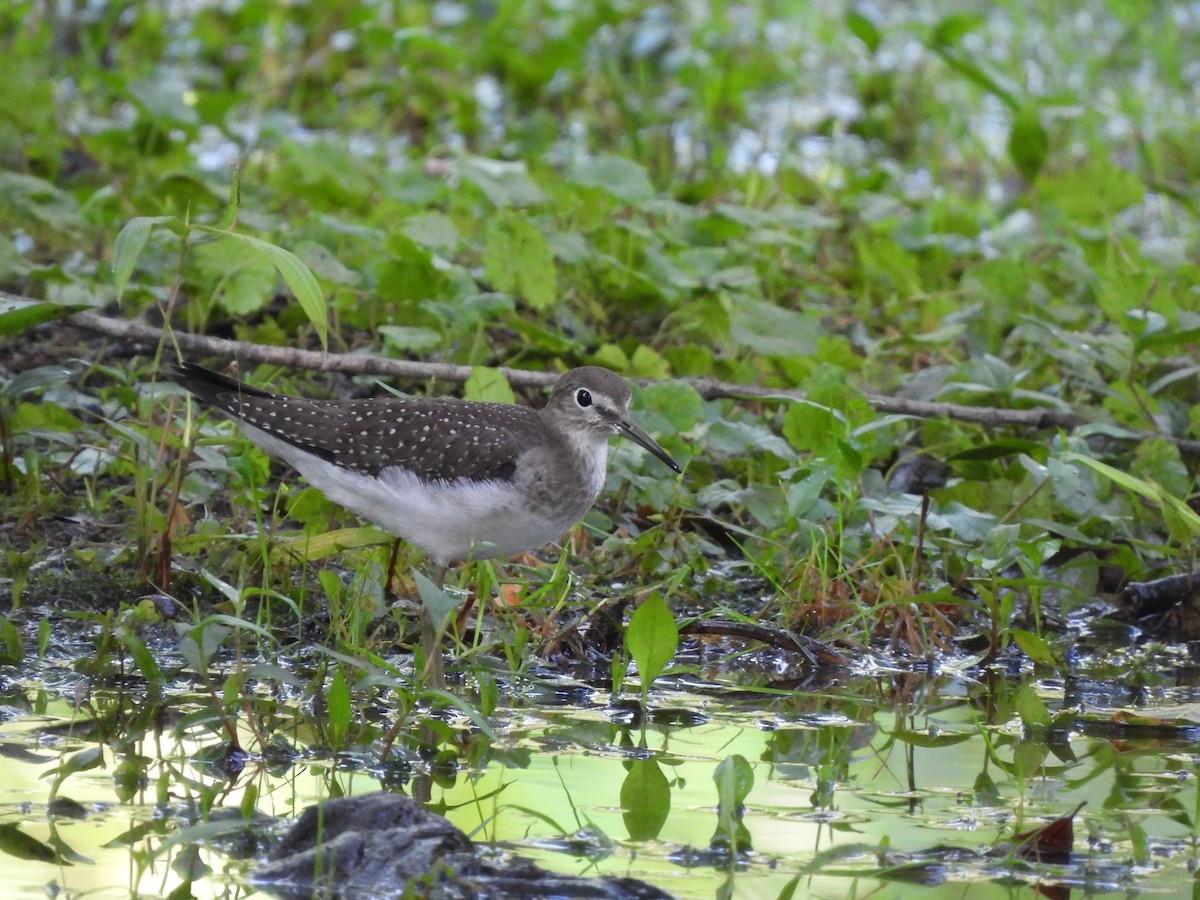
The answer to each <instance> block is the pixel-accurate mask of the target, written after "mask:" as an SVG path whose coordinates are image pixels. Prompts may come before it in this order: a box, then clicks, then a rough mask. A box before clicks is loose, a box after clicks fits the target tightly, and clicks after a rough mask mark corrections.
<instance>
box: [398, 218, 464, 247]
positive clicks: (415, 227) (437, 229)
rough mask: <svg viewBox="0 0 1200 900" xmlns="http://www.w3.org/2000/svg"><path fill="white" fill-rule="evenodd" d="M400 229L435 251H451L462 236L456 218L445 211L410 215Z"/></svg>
mask: <svg viewBox="0 0 1200 900" xmlns="http://www.w3.org/2000/svg"><path fill="white" fill-rule="evenodd" d="M400 230H401V231H403V232H404V233H405V235H407V236H408V237H409V238H410V239H411V240H413V241H415V242H416V243H418V244H420V245H421V246H422V247H424V248H426V249H427V250H432V251H434V252H435V253H451V252H453V251H454V249H455V248H456V247H457V246H458V242H459V240H460V236H459V233H458V228H457V227H455V225H454V220H453V219H451V218H450V217H449V216H448V215H446V214H445V213H440V212H425V213H420V214H418V215H415V216H409V217H408V218H407V219H406V220H405V221H404V224H403V225H401V226H400Z"/></svg>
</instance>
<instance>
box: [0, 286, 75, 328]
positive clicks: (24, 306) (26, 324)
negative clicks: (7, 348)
mask: <svg viewBox="0 0 1200 900" xmlns="http://www.w3.org/2000/svg"><path fill="white" fill-rule="evenodd" d="M79 308H80V307H72V306H65V305H63V304H61V303H43V302H41V301H39V300H24V299H21V298H18V297H5V296H0V336H3V335H9V334H21V333H22V332H25V331H28V330H29V329H30V328H33V327H34V326H35V325H41V324H42V323H44V322H52V321H54V320H55V319H61V318H62V317H63V316H69V315H70V314H71V313H73V312H76V311H77V310H78V309H79Z"/></svg>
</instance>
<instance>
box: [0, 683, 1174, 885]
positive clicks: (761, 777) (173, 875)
mask: <svg viewBox="0 0 1200 900" xmlns="http://www.w3.org/2000/svg"><path fill="white" fill-rule="evenodd" d="M656 700H657V704H658V706H659V707H660V708H664V707H665V708H670V707H672V706H677V707H680V708H690V709H693V710H696V709H697V708H699V707H700V706H702V705H703V702H702V701H699V700H697V698H695V697H692V696H689V695H687V694H684V693H678V694H671V693H666V692H664V693H662V694H660V695H658V696H657V698H656ZM840 703H841V701H840V700H837V699H836V698H835V699H833V700H830V699H829V698H825V700H819V699H814V701H813V702H812V703H809V704H806V703H805V702H803V701H802V700H797V699H795V698H793V699H791V700H788V701H787V702H780V703H779V704H778V705H777V706H775V707H773V708H761V709H751V710H746V711H743V712H741V713H738V712H737V711H736V710H731V709H730V708H728V707H726V708H721V709H719V711H714V717H713V718H709V719H704V718H702V717H697V719H696V720H697V721H698V722H699V724H696V725H694V726H693V727H674V728H667V729H662V728H658V727H656V726H650V727H648V728H647V729H646V730H645V732H642V731H640V730H638V729H626V728H623V727H620V726H618V725H615V724H613V723H612V722H611V721H609V719H608V717H607V716H606V714H605V712H604V711H603V710H600V709H597V708H588V709H576V708H569V707H557V708H553V709H549V710H545V711H541V712H538V711H530V710H523V711H521V712H520V713H519V714H512V715H511V716H510V718H509V719H508V720H507V723H506V720H505V719H504V717H503V716H500V717H499V718H498V723H499V726H498V730H499V732H500V734H501V746H500V749H501V750H503V751H504V752H503V753H498V754H497V756H496V759H497V760H498V761H497V762H493V763H492V764H490V765H485V766H483V767H482V768H479V769H477V770H467V769H463V770H461V771H460V772H459V773H458V774H457V776H456V777H455V779H454V781H453V784H452V785H450V786H447V787H441V786H438V785H437V784H435V785H434V787H433V789H432V797H431V802H432V804H433V805H434V807H435V808H439V809H444V810H445V814H446V815H447V817H448V818H449V819H450V820H451V821H452V822H454V823H455V824H456V825H458V826H459V827H460V828H462V829H463V830H464V831H466V832H468V833H469V834H472V836H473V837H474V839H475V840H476V841H479V842H495V843H496V844H498V845H500V846H501V847H503V848H505V849H509V850H511V851H514V852H517V853H520V854H522V855H524V856H528V857H531V858H533V859H535V860H536V861H538V862H539V863H540V864H542V865H543V866H545V867H547V868H550V869H553V870H556V871H560V872H565V873H573V874H583V875H598V874H607V875H631V876H635V877H638V878H642V879H645V880H647V881H650V882H652V883H654V884H656V885H659V886H660V887H663V888H664V889H666V890H668V891H670V892H671V893H673V894H675V895H677V896H680V897H695V898H700V897H713V896H715V895H716V894H717V892H718V891H719V890H720V889H721V888H722V886H723V884H724V883H725V882H726V880H727V879H729V878H732V883H733V891H732V896H737V897H777V896H780V894H781V893H782V892H783V891H785V889H786V888H787V887H788V886H789V884H791V883H792V882H793V881H794V880H796V879H797V877H798V876H799V879H798V882H797V883H796V884H795V890H796V894H795V896H813V897H843V896H848V895H849V894H852V893H853V894H858V895H863V894H865V893H867V892H869V891H873V890H878V891H879V893H877V894H874V895H873V896H885V897H887V896H911V895H912V894H913V893H914V892H919V893H920V894H921V895H922V896H928V897H938V896H951V895H953V896H955V897H964V896H969V897H993V896H996V897H999V896H1013V895H1014V891H1015V890H1017V889H1016V888H1015V887H1013V886H1011V885H1008V886H1006V885H1003V884H999V883H996V882H995V881H992V880H987V879H988V878H995V877H997V875H998V874H1000V870H999V869H997V868H995V867H993V868H992V869H990V870H988V871H987V872H984V871H982V870H981V869H979V867H976V868H975V869H972V870H970V871H956V873H955V874H954V877H953V878H951V879H950V880H949V881H948V882H947V883H945V884H942V885H926V886H921V887H918V886H915V885H911V884H897V883H880V882H879V881H877V880H875V879H872V878H862V879H860V880H859V881H857V882H856V881H855V880H854V879H853V878H852V877H851V875H852V874H853V873H860V874H861V873H865V872H870V871H872V870H873V869H875V868H877V867H879V866H881V865H882V862H881V859H880V857H879V856H878V852H877V851H878V850H879V848H880V847H885V846H886V847H887V848H889V850H890V851H891V852H893V853H901V854H904V853H909V854H914V855H915V858H917V859H920V858H921V854H923V853H925V852H927V851H928V850H929V848H932V847H936V846H937V845H942V844H952V845H954V846H956V847H961V848H965V849H968V850H977V851H983V850H986V849H987V848H988V847H990V846H991V845H992V844H993V843H994V842H995V841H997V840H998V839H1006V838H1010V837H1011V836H1012V834H1013V833H1014V832H1016V831H1020V830H1025V829H1029V828H1032V827H1035V826H1036V825H1037V824H1039V823H1040V822H1042V821H1045V820H1046V819H1047V818H1050V817H1054V816H1058V815H1063V814H1065V813H1066V812H1068V811H1069V810H1070V809H1071V808H1073V807H1074V806H1075V804H1077V803H1078V802H1080V801H1083V800H1086V801H1088V806H1087V807H1086V808H1085V810H1084V812H1083V813H1082V815H1081V816H1080V818H1079V819H1078V820H1077V828H1076V843H1075V853H1076V855H1077V857H1079V858H1080V859H1081V860H1083V861H1084V863H1085V864H1084V865H1083V867H1082V870H1077V871H1076V873H1075V875H1076V876H1077V875H1078V871H1085V872H1088V871H1090V872H1091V876H1089V877H1091V878H1092V879H1093V888H1094V889H1096V888H1100V887H1102V886H1109V887H1110V889H1111V888H1115V887H1116V884H1117V883H1119V882H1122V881H1123V882H1125V884H1124V887H1125V888H1129V887H1132V886H1135V885H1136V886H1137V887H1138V888H1139V889H1142V890H1147V889H1148V890H1151V891H1153V892H1154V893H1155V894H1156V895H1158V896H1173V895H1174V896H1191V892H1192V891H1191V886H1192V883H1193V879H1192V876H1191V875H1190V874H1189V872H1188V868H1187V867H1188V865H1189V864H1194V863H1195V861H1196V858H1197V853H1196V849H1195V846H1194V842H1193V837H1194V835H1193V831H1192V829H1191V827H1189V824H1188V823H1189V822H1191V821H1194V820H1195V812H1196V809H1197V802H1198V801H1197V788H1196V772H1197V762H1198V758H1197V756H1196V755H1195V754H1194V753H1192V752H1190V751H1189V750H1188V748H1187V747H1186V746H1184V747H1180V746H1170V745H1168V744H1164V743H1163V742H1161V741H1136V740H1131V739H1125V740H1120V741H1117V740H1110V739H1101V738H1089V737H1083V736H1081V735H1080V734H1079V733H1078V732H1068V733H1065V734H1064V735H1063V736H1062V737H1061V739H1058V740H1046V739H1044V737H1045V736H1031V737H1029V738H1025V737H1023V736H1022V730H1021V729H1020V728H1019V727H1018V726H1016V725H1015V724H1014V723H1013V722H1008V721H1006V722H1001V723H998V724H997V725H996V726H995V727H991V728H983V727H981V723H980V721H979V718H980V713H979V711H978V709H977V708H976V705H972V704H971V703H968V702H966V700H965V698H961V697H953V696H950V697H942V698H941V699H939V700H938V701H937V705H936V707H935V708H934V710H933V711H931V712H929V713H927V714H925V715H923V716H920V717H915V716H911V715H904V714H901V713H899V712H897V711H895V710H894V709H891V708H882V709H878V708H877V709H874V710H871V708H870V707H866V706H862V707H846V708H853V709H857V710H858V711H859V712H860V713H862V712H864V711H866V714H865V715H860V716H859V717H858V718H857V719H855V718H854V717H849V716H846V715H844V714H843V713H842V712H840V711H839V709H840V706H839V704H840ZM806 706H807V709H805V707H806ZM10 714H11V718H10V719H9V720H8V721H7V722H5V723H4V725H3V727H2V728H0V748H2V749H3V751H4V754H3V755H2V756H0V779H2V781H0V784H3V786H4V787H3V797H4V800H3V807H2V808H0V810H2V813H3V816H2V818H0V826H4V827H7V828H8V832H7V839H0V859H3V861H4V865H3V867H2V868H0V896H4V897H44V896H46V893H47V891H48V890H49V891H50V892H51V893H54V892H56V891H57V892H60V895H64V894H65V895H66V896H82V895H87V896H89V897H129V896H133V895H135V894H136V895H139V896H165V895H166V894H168V893H170V892H171V890H172V889H173V888H174V887H176V886H177V885H178V884H180V883H181V881H182V879H181V877H180V875H179V874H178V873H177V871H176V868H177V867H179V866H181V865H182V864H184V863H187V862H189V861H192V862H194V861H193V859H192V854H191V851H190V850H189V849H188V847H187V846H186V845H184V846H174V847H171V848H169V849H168V850H167V851H166V852H163V853H161V854H160V855H158V856H152V854H151V853H150V851H151V850H152V849H153V848H155V847H158V846H160V845H161V843H162V841H163V839H164V837H165V836H166V835H169V834H171V833H173V832H175V831H176V830H177V828H179V827H181V826H182V825H184V824H186V821H185V820H186V819H187V811H188V810H189V808H194V807H196V806H197V805H198V801H199V800H200V798H201V796H202V795H204V794H205V793H206V792H208V793H209V794H211V795H212V796H214V797H215V798H216V799H215V801H214V803H213V808H214V809H216V810H219V811H222V814H229V815H236V812H237V810H238V809H239V807H240V806H241V805H242V803H243V799H244V797H245V793H244V792H245V791H246V790H247V788H248V787H251V788H253V789H254V790H255V791H256V792H257V798H256V802H255V806H256V808H257V810H258V811H259V812H261V813H263V814H265V815H267V816H271V817H278V818H281V819H285V820H286V819H290V818H293V817H294V816H295V815H297V814H298V813H299V812H300V811H301V810H302V809H303V808H304V807H305V806H306V805H308V804H310V803H312V802H315V801H317V800H320V799H324V798H326V797H329V796H331V795H334V794H361V793H366V792H369V791H373V790H377V789H378V788H379V784H378V782H377V781H376V779H375V778H373V777H372V776H371V775H370V774H368V772H367V771H365V769H364V768H362V767H357V768H354V767H351V768H349V769H347V767H346V765H345V763H344V761H342V762H338V763H335V762H334V760H333V759H331V758H330V757H329V756H328V755H325V756H313V757H309V758H304V757H301V758H300V759H299V760H298V761H297V762H296V764H295V765H293V766H292V767H290V768H288V769H287V770H286V771H285V772H284V773H283V774H281V775H278V776H270V775H268V774H266V772H265V770H264V769H262V768H261V767H256V766H255V763H254V761H251V762H250V764H248V765H247V767H246V769H245V771H244V772H243V773H242V775H241V776H240V778H239V779H238V780H237V782H236V783H235V784H233V785H229V784H227V783H225V782H223V781H222V780H221V779H220V777H219V776H218V775H216V774H215V773H212V772H209V771H205V770H203V769H201V768H200V767H199V766H197V765H195V764H193V763H192V762H190V761H189V760H191V759H193V758H194V757H195V755H196V751H197V750H198V749H199V744H197V743H196V742H194V741H192V740H190V739H187V738H185V739H175V738H168V737H167V736H166V733H164V735H163V736H161V737H159V738H158V739H154V738H152V737H151V738H146V739H144V740H143V741H142V742H141V743H140V744H138V745H136V746H134V747H132V748H124V749H115V748H120V747H121V744H120V740H119V739H118V738H111V739H110V740H109V741H108V742H107V743H105V744H103V745H97V744H96V743H95V742H94V740H91V739H87V738H84V737H82V736H81V737H70V736H54V735H63V734H64V733H65V732H64V730H63V729H61V728H53V727H50V726H53V725H56V724H62V723H66V722H71V721H74V722H76V723H84V722H85V718H84V717H83V716H81V715H78V714H73V713H72V710H71V708H70V706H69V705H68V704H67V703H66V702H65V701H55V702H51V703H49V704H47V706H46V708H45V709H44V711H43V713H42V714H41V715H32V714H29V713H27V712H20V711H17V710H10ZM240 740H241V742H242V744H243V746H245V747H248V748H253V747H255V738H254V736H253V735H252V734H251V733H250V732H249V731H246V732H245V733H243V734H241V735H240ZM201 743H203V744H205V745H211V744H212V743H214V738H213V737H212V735H211V734H209V733H207V732H206V733H205V734H204V736H203V739H202V741H201ZM97 746H102V747H103V751H102V758H103V767H97V768H91V769H87V770H85V771H78V772H74V773H72V774H70V775H68V776H67V777H66V778H65V779H63V780H62V783H61V785H60V787H59V789H58V792H57V797H58V798H60V799H62V798H69V799H70V800H73V801H76V802H77V803H79V804H82V806H83V808H84V809H85V810H86V817H85V818H81V819H72V818H65V817H58V816H51V815H50V807H49V805H48V804H49V803H50V801H51V800H52V799H54V795H52V787H53V785H54V783H55V777H54V772H55V770H56V769H57V768H58V767H59V766H61V765H63V764H64V762H65V761H67V760H71V759H76V758H78V754H81V753H85V752H88V751H89V750H94V748H96V747H97ZM300 749H301V750H303V749H304V748H303V747H301V748H300ZM130 754H135V755H140V756H142V757H145V758H146V763H145V768H144V774H145V779H146V780H145V783H144V785H143V786H142V787H141V788H140V789H139V790H137V791H136V792H135V794H134V795H133V796H132V797H130V798H129V799H128V800H127V801H126V802H121V801H120V800H119V799H118V790H117V783H116V782H115V781H114V778H113V775H114V771H115V768H116V766H117V764H118V763H119V761H120V760H121V759H124V758H128V757H129V756H130ZM734 754H738V755H741V756H742V757H744V758H745V759H746V760H747V761H748V762H749V763H750V765H751V767H752V770H753V774H754V786H753V789H752V790H751V791H750V794H749V796H748V798H747V804H746V809H745V818H744V824H745V826H746V828H747V829H748V831H749V834H750V836H751V840H752V846H753V853H752V855H751V856H750V858H749V861H748V862H747V863H746V864H745V865H744V866H742V867H741V868H740V870H738V871H736V872H735V873H733V874H732V875H731V874H730V873H727V872H725V871H723V870H721V869H719V868H714V867H713V866H712V865H706V864H703V863H697V864H695V865H694V866H692V867H690V868H689V867H688V866H687V865H685V864H684V863H683V861H682V860H683V859H684V858H686V854H687V851H688V850H689V849H690V850H692V851H697V852H699V851H703V850H704V849H705V848H707V847H708V845H709V842H710V839H711V838H712V837H713V833H714V830H715V828H716V825H717V815H716V806H717V790H716V787H715V785H714V782H713V773H714V770H715V768H716V766H717V765H718V764H719V763H720V762H721V761H722V760H724V759H726V758H728V757H730V756H732V755H734ZM505 759H507V760H514V759H515V760H520V761H521V762H520V764H518V765H513V764H512V763H511V762H509V763H505V762H502V761H501V760H505ZM652 795H654V796H657V799H654V796H652ZM163 817H168V818H170V819H171V821H170V823H161V822H160V824H163V825H164V826H165V827H163V828H162V829H161V833H158V834H152V835H150V836H149V837H148V838H145V839H141V840H135V841H133V842H132V843H127V842H126V841H125V840H124V837H123V836H125V835H126V834H127V833H128V832H130V830H131V829H135V828H136V827H138V826H145V825H153V824H154V823H155V822H156V821H159V820H161V819H162V818H163ZM256 827H257V828H258V830H259V831H262V830H264V829H266V828H268V827H269V825H267V824H264V825H262V826H261V827H258V826H256ZM631 830H632V831H634V832H635V834H634V835H633V838H631ZM14 835H16V837H15V836H14ZM20 836H24V837H26V838H28V839H32V841H33V842H36V843H32V844H23V843H22V842H21V840H20ZM1134 836H1136V838H1137V841H1142V842H1144V843H1145V845H1146V846H1147V847H1148V848H1149V853H1150V854H1151V855H1150V857H1149V862H1148V864H1147V865H1145V866H1142V867H1139V868H1134V867H1131V866H1127V865H1124V864H1125V863H1126V862H1127V861H1128V860H1129V858H1130V856H1131V854H1132V853H1133V852H1134V849H1135V841H1134ZM1089 837H1090V838H1091V840H1090V842H1089ZM634 838H636V839H634ZM39 845H42V848H43V852H44V849H45V848H50V847H55V846H56V847H58V848H59V850H60V851H61V852H62V853H63V854H64V855H65V856H66V857H67V858H68V859H69V863H68V862H62V863H61V864H60V863H56V862H48V861H39V860H38V859H36V858H18V857H20V856H24V857H28V856H30V855H31V848H33V850H34V851H36V850H37V849H38V846H39ZM855 846H857V847H859V850H858V852H856V853H854V854H851V855H849V856H847V857H846V858H844V859H838V860H836V861H835V862H834V863H832V864H831V866H830V867H827V868H825V869H823V870H822V871H821V872H820V873H813V874H809V873H807V872H806V871H805V867H806V866H807V865H808V864H809V863H811V862H812V860H813V859H814V857H815V856H816V855H817V854H821V853H827V852H828V851H831V850H834V849H836V848H847V847H855ZM14 854H16V855H14ZM1089 856H1090V859H1088V857H1089ZM198 860H199V862H201V863H203V864H207V865H208V866H210V867H211V868H212V870H213V872H212V874H211V875H210V876H208V877H204V878H200V879H198V880H197V881H196V882H195V884H194V886H193V891H194V893H195V895H196V896H198V897H206V896H211V897H238V896H245V895H248V894H250V893H253V891H252V889H250V888H249V887H247V886H246V885H245V882H244V877H245V872H246V870H247V867H248V865H249V863H247V862H243V861H239V860H235V859H229V858H227V857H226V856H225V855H223V853H221V852H217V851H216V850H203V851H201V852H200V853H199V856H198ZM1093 863H1094V865H1092V864H1093ZM997 865H998V864H997ZM1089 865H1091V866H1092V868H1091V869H1089V868H1088V866H1089ZM1023 890H1024V889H1023Z"/></svg>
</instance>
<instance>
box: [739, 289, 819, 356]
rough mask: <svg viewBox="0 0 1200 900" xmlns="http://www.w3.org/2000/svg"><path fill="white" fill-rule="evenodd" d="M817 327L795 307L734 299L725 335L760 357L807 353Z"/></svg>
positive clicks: (813, 348)
mask: <svg viewBox="0 0 1200 900" xmlns="http://www.w3.org/2000/svg"><path fill="white" fill-rule="evenodd" d="M818 333H819V329H818V327H817V324H816V323H815V322H814V321H813V320H812V319H809V318H808V317H806V316H805V315H803V314H802V313H798V312H796V311H795V310H791V309H784V308H783V307H781V306H776V305H775V304H774V303H766V302H765V301H762V300H752V299H749V298H744V297H743V298H738V299H737V300H736V301H735V302H734V304H733V308H732V309H731V310H730V311H729V337H730V339H731V340H733V342H734V343H735V344H739V345H741V346H743V347H745V348H746V349H748V350H752V351H753V352H755V353H760V354H762V355H763V356H811V355H812V354H813V353H815V352H816V349H817V336H818Z"/></svg>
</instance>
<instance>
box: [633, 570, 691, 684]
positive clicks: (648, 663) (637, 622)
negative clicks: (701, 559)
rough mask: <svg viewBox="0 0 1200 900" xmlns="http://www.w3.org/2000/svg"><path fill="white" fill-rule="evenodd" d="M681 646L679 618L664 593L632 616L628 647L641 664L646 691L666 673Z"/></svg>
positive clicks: (635, 659) (636, 661)
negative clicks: (676, 617)
mask: <svg viewBox="0 0 1200 900" xmlns="http://www.w3.org/2000/svg"><path fill="white" fill-rule="evenodd" d="M678 646H679V628H678V626H677V625H676V624H675V617H674V616H673V615H671V610H670V609H669V608H668V607H667V604H666V601H665V600H663V598H662V595H661V594H658V593H654V594H651V595H650V597H649V598H648V599H647V600H646V601H645V602H643V603H642V605H641V606H639V607H638V608H637V610H636V611H635V612H634V614H633V615H632V616H630V618H629V628H628V629H627V630H626V631H625V647H626V648H627V649H628V650H629V654H630V656H632V657H633V661H634V662H635V663H636V664H637V668H638V678H639V679H640V680H641V683H642V690H643V692H644V691H646V690H648V689H649V686H650V684H651V683H652V682H653V681H654V679H655V678H657V677H658V676H659V675H661V674H662V671H663V669H664V668H666V665H667V663H669V662H670V661H671V657H673V656H674V655H675V650H676V648H678Z"/></svg>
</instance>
